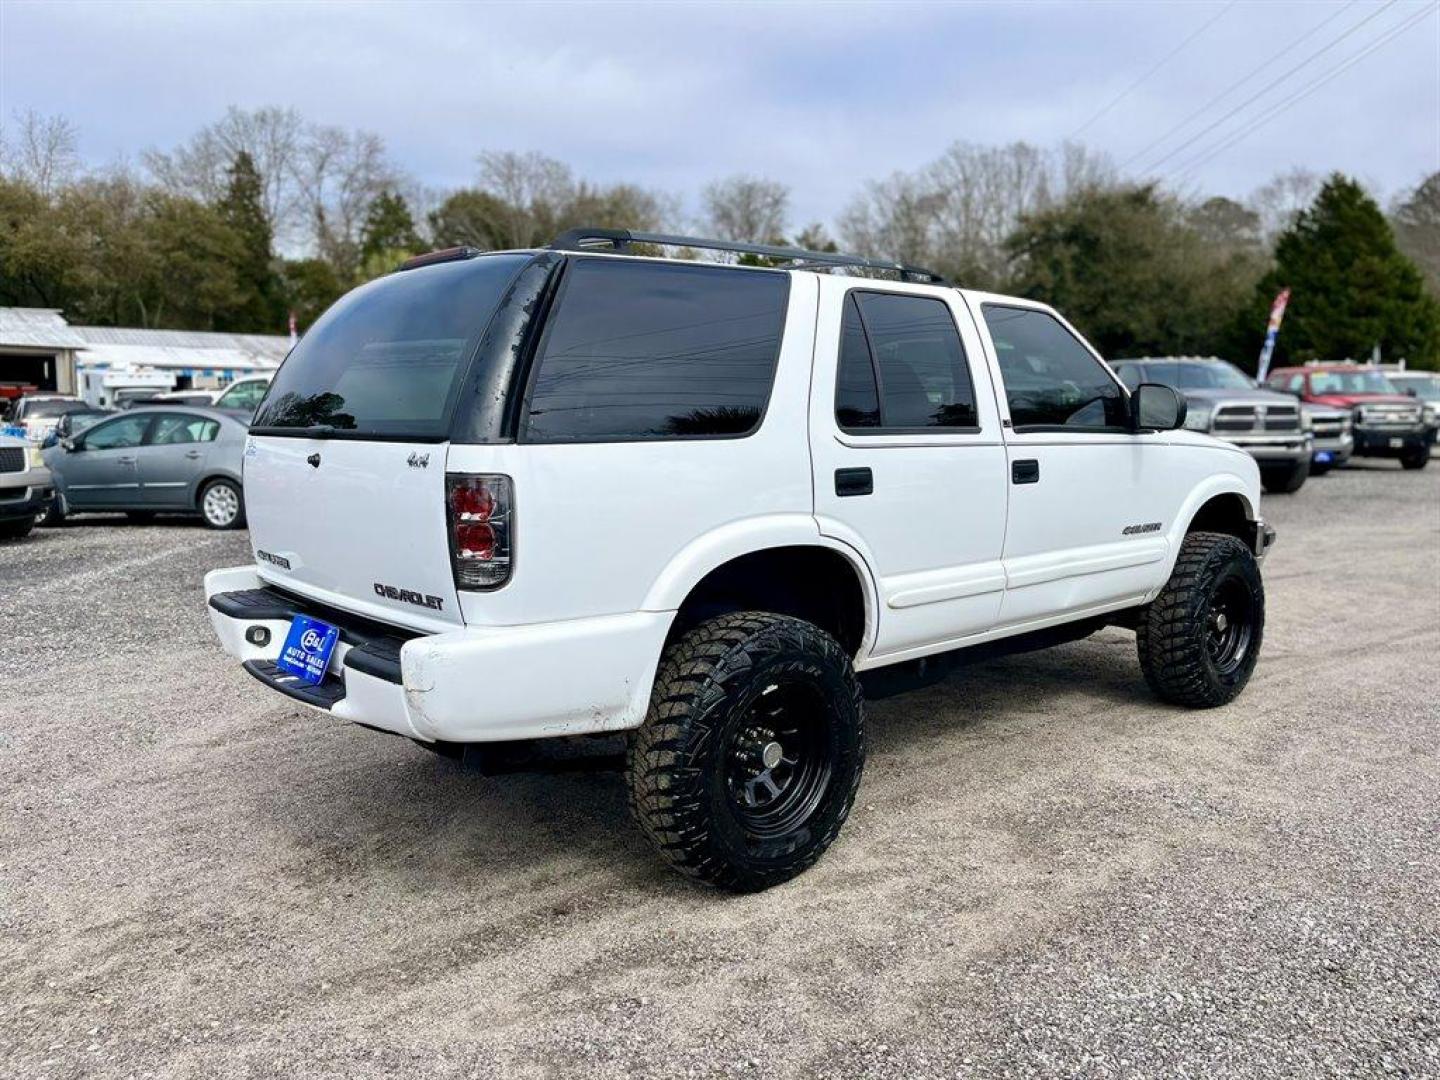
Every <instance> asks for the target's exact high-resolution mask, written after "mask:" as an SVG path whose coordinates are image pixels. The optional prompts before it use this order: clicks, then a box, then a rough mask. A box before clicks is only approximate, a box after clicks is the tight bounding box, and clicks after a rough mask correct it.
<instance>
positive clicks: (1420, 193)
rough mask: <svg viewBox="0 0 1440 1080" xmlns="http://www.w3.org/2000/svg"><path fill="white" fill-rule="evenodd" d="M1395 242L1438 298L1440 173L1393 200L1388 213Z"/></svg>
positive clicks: (1439, 291) (1427, 178) (1439, 269)
mask: <svg viewBox="0 0 1440 1080" xmlns="http://www.w3.org/2000/svg"><path fill="white" fill-rule="evenodd" d="M1390 224H1391V226H1392V227H1393V228H1394V229H1395V243H1396V246H1398V247H1399V248H1400V250H1401V251H1403V252H1404V253H1405V254H1406V255H1408V256H1409V257H1410V258H1411V259H1412V260H1413V261H1414V262H1415V264H1416V265H1417V266H1419V267H1420V270H1421V272H1422V273H1423V274H1424V275H1425V280H1426V282H1427V284H1428V285H1429V286H1430V291H1431V292H1432V293H1434V294H1435V295H1436V296H1440V172H1433V173H1431V174H1430V175H1429V176H1427V177H1426V178H1425V179H1424V180H1422V181H1420V183H1419V185H1418V186H1417V187H1416V188H1415V190H1414V191H1412V192H1410V193H1409V194H1408V195H1406V196H1403V197H1398V198H1397V199H1396V200H1395V205H1394V206H1393V207H1392V209H1391V211H1390Z"/></svg>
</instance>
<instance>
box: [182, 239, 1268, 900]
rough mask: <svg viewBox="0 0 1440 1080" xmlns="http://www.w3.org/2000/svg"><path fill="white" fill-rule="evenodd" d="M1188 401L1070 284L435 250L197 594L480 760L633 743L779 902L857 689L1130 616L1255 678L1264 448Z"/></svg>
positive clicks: (377, 294)
mask: <svg viewBox="0 0 1440 1080" xmlns="http://www.w3.org/2000/svg"><path fill="white" fill-rule="evenodd" d="M632 241H637V242H644V243H646V244H668V245H679V244H683V245H686V246H689V247H691V248H694V249H697V250H698V249H706V248H710V249H714V248H719V249H723V250H725V251H727V252H737V251H738V252H742V253H750V254H756V255H760V256H763V257H765V258H767V259H769V260H772V261H774V262H782V261H785V262H789V263H792V264H794V268H791V269H770V268H761V267H753V268H752V267H742V266H732V265H720V264H718V263H706V262H697V261H679V260H667V259H664V258H645V257H638V256H632V255H628V254H623V252H625V250H626V249H627V248H628V247H629V245H630V243H631V242H632ZM852 267H859V268H861V269H863V270H864V271H865V272H867V273H868V274H869V275H870V276H868V277H859V276H847V275H846V274H845V273H844V272H843V271H845V270H847V269H849V268H852ZM885 271H889V272H890V274H891V276H892V277H893V278H895V279H896V280H880V279H879V277H878V275H879V274H881V273H882V272H885ZM1184 419H1185V406H1184V402H1183V400H1182V399H1181V398H1180V397H1179V396H1178V395H1177V394H1176V393H1175V391H1173V390H1171V389H1170V388H1169V387H1164V386H1157V385H1153V384H1146V385H1142V386H1139V387H1137V388H1136V389H1135V390H1133V391H1131V390H1127V388H1126V387H1124V386H1123V385H1122V384H1121V382H1120V381H1119V380H1118V379H1117V378H1116V377H1115V375H1114V373H1113V372H1112V371H1111V370H1110V369H1109V368H1108V367H1107V366H1106V364H1105V363H1104V362H1103V361H1102V360H1101V359H1100V357H1099V356H1098V355H1097V354H1096V353H1095V351H1094V350H1093V349H1092V348H1091V347H1090V346H1089V345H1087V344H1086V343H1085V341H1084V340H1083V339H1082V338H1081V337H1080V335H1079V334H1077V333H1076V331H1075V330H1074V328H1073V327H1071V326H1070V325H1069V324H1068V323H1067V322H1066V321H1065V320H1064V319H1063V318H1061V317H1060V316H1059V315H1058V314H1057V313H1056V312H1055V311H1054V310H1052V309H1051V308H1049V307H1047V306H1045V305H1044V304H1039V303H1035V302H1033V301H1029V300H1021V299H1016V298H1013V297H1006V296H997V295H990V294H986V293H980V292H974V291H970V290H966V289H957V288H953V287H950V286H947V285H945V284H944V283H943V282H942V281H940V280H939V279H938V278H936V277H935V276H934V275H930V274H927V273H925V272H923V271H919V270H915V269H912V268H908V267H899V266H894V265H889V264H882V263H876V262H866V261H865V260H862V259H857V258H851V257H849V256H844V255H837V254H834V253H820V252H806V251H797V250H794V249H780V248H765V247H757V246H748V245H734V244H720V243H718V242H714V241H703V240H697V239H695V238H685V237H670V236H656V235H651V234H638V233H637V234H630V233H625V232H620V231H608V230H585V231H575V232H572V233H568V234H566V235H565V236H563V237H561V238H560V239H559V240H557V241H556V243H555V245H554V246H553V247H552V248H551V249H548V250H543V251H524V252H502V253H492V254H483V255H481V254H477V253H475V252H473V251H469V250H457V251H452V252H441V253H436V254H434V255H430V256H425V257H421V258H420V259H417V260H412V262H411V264H409V265H407V267H406V268H404V269H402V270H401V271H399V272H397V273H394V274H391V275H389V276H387V277H384V278H381V279H379V280H377V281H375V282H372V283H370V284H367V285H364V286H362V287H360V288H359V289H356V290H355V291H353V292H351V293H350V294H348V295H347V296H345V297H343V298H342V299H341V300H340V301H338V302H337V303H336V304H335V305H334V306H333V307H332V308H331V309H330V310H329V311H328V312H327V313H326V314H325V315H324V316H323V317H322V318H321V319H320V320H319V321H318V322H317V323H316V324H315V325H314V326H313V327H312V328H311V330H310V331H309V333H308V334H307V335H306V336H305V338H304V339H303V340H302V341H301V342H300V343H299V344H298V345H297V346H296V347H295V349H294V350H293V352H292V353H291V354H290V356H289V358H288V359H287V360H286V361H285V363H284V365H283V366H282V367H281V369H280V370H279V372H278V373H277V375H276V376H275V383H274V386H273V387H272V389H271V391H270V393H269V395H268V396H267V397H266V399H265V401H264V403H263V404H262V406H261V408H260V411H259V413H258V414H257V415H256V416H255V419H254V422H253V424H252V427H251V429H250V436H249V439H248V442H247V446H246V450H245V461H244V471H245V504H246V512H247V514H248V518H249V523H250V539H251V543H252V546H253V549H254V555H255V559H254V562H253V563H252V564H251V565H247V566H238V567H234V568H232V569H225V570H216V571H213V572H212V573H210V574H208V575H207V576H206V579H205V592H206V596H207V598H208V603H209V609H210V618H211V621H212V624H213V626H214V628H215V631H216V633H217V634H218V635H219V638H220V641H221V642H222V644H223V646H224V648H225V649H226V650H227V651H228V652H229V653H230V654H231V655H232V656H234V657H236V658H237V659H238V660H240V661H242V662H243V664H244V667H245V669H246V670H247V671H248V672H249V673H250V674H252V675H253V676H254V677H255V678H257V679H258V680H260V681H261V682H262V683H264V684H265V685H266V686H267V687H269V688H271V689H272V690H274V691H276V692H278V693H281V694H285V695H288V696H289V697H291V698H294V699H295V700H298V701H301V702H304V703H305V704H307V705H310V706H313V707H315V708H316V709H320V710H323V711H325V712H328V713H329V714H330V715H331V716H333V717H334V718H335V719H337V720H346V721H351V722H354V723H357V724H362V725H365V726H367V727H370V728H374V729H378V730H380V731H386V732H392V733H394V734H396V735H402V736H405V737H407V738H410V739H413V740H415V741H417V742H419V743H421V744H423V745H425V746H428V747H430V748H432V749H435V750H437V751H440V752H443V753H449V754H457V753H459V752H460V750H461V749H462V748H466V752H467V756H471V755H472V754H473V753H474V748H475V747H479V748H480V751H481V753H480V755H479V756H480V757H481V758H482V760H483V757H484V753H485V751H487V750H489V751H490V752H492V753H493V752H497V751H498V749H499V746H500V744H503V743H506V742H511V741H515V740H525V739H538V738H550V737H555V736H574V735H586V734H595V733H602V732H616V731H626V732H628V733H629V735H628V740H629V750H628V755H627V770H626V776H627V783H628V785H629V789H630V802H631V806H632V808H633V811H634V815H635V817H636V819H637V820H638V822H639V824H640V826H641V827H642V829H643V830H644V832H645V833H646V834H647V835H648V836H649V838H650V839H651V840H652V841H653V842H654V844H655V846H656V847H657V848H658V849H659V851H660V853H661V854H662V855H663V856H664V857H665V858H666V859H667V860H668V861H669V862H670V863H671V864H672V865H673V866H675V867H677V868H678V869H680V870H682V871H684V872H685V873H688V874H690V875H692V876H695V877H697V878H700V879H702V880H704V881H707V882H710V883H712V884H716V885H719V886H722V887H725V888H729V889H735V890H753V889H760V888H765V887H767V886H769V885H773V884H775V883H777V882H780V881H784V880H786V879H787V878H790V877H793V876H794V875H795V874H797V873H799V872H801V871H802V870H803V869H805V868H806V867H807V866H809V865H810V864H812V863H813V862H814V861H815V860H816V859H818V858H819V857H820V855H821V853H822V852H823V851H824V850H825V849H826V847H827V846H828V845H829V844H830V843H831V841H832V840H833V839H834V838H835V836H836V834H837V832H838V831H839V829H840V826H841V823H842V822H843V821H844V819H845V817H846V815H847V813H848V812H849V810H850V807H851V803H852V801H853V799H854V797H855V792H856V788H857V785H858V783H859V781H860V773H861V767H862V764H863V761H864V757H865V731H864V719H863V716H864V704H863V702H864V698H863V694H862V690H861V683H860V681H859V680H858V679H857V673H860V674H864V675H865V676H866V678H867V680H869V679H870V677H871V673H875V672H879V671H882V670H884V671H886V672H888V673H895V672H907V673H910V674H914V675H917V676H918V675H919V674H920V673H921V672H922V671H923V670H933V669H934V667H935V666H936V664H937V662H940V661H943V660H944V659H946V658H951V657H955V656H957V655H964V653H965V651H966V650H970V649H974V648H975V647H976V646H986V652H992V651H1000V650H1003V649H1016V650H1018V649H1025V648H1033V647H1035V646H1036V644H1037V643H1054V642H1059V641H1065V640H1071V639H1074V638H1078V637H1082V636H1084V635H1086V634H1088V633H1090V632H1092V631H1093V630H1095V629H1097V628H1099V627H1101V626H1103V625H1106V624H1116V625H1121V626H1125V627H1131V628H1134V629H1135V630H1136V632H1137V639H1138V645H1139V658H1140V664H1141V666H1142V668H1143V670H1144V672H1145V675H1146V677H1147V679H1148V681H1149V684H1150V686H1151V687H1152V688H1153V689H1154V691H1155V692H1156V693H1157V694H1158V695H1159V696H1160V697H1161V698H1162V699H1164V700H1166V701H1169V702H1173V703H1177V704H1180V705H1185V706H1191V707H1207V706H1215V705H1220V704H1223V703H1225V702H1228V701H1230V700H1231V699H1233V698H1234V697H1235V695H1237V694H1238V693H1239V692H1240V690H1241V689H1242V688H1243V687H1244V686H1245V684H1246V682H1247V680H1248V679H1249V677H1250V674H1251V672H1252V670H1253V669H1254V667H1255V663H1256V659H1257V657H1258V654H1259V651H1260V644H1261V637H1262V633H1263V628H1264V614H1265V607H1264V589H1263V586H1262V582H1261V577H1260V572H1259V560H1260V558H1261V557H1262V556H1263V555H1264V554H1265V550H1266V548H1267V546H1268V545H1269V543H1270V542H1271V541H1272V540H1273V537H1274V532H1273V530H1272V529H1270V528H1268V527H1267V526H1266V525H1265V524H1264V523H1263V522H1262V520H1261V517H1260V513H1259V510H1260V477H1259V472H1258V470H1257V467H1256V464H1255V461H1254V459H1253V458H1251V457H1250V455H1248V454H1247V453H1245V452H1244V451H1243V450H1240V449H1237V448H1236V447H1234V446H1231V445H1229V444H1228V443H1224V442H1221V441H1219V440H1216V439H1213V438H1211V437H1209V436H1207V435H1204V434H1200V433H1197V432H1191V431H1186V430H1184V429H1183V423H1184ZM957 782H959V779H958V778H957Z"/></svg>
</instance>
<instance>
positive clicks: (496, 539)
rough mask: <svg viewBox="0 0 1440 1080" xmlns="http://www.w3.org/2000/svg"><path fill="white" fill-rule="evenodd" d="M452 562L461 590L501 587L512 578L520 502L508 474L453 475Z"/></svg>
mask: <svg viewBox="0 0 1440 1080" xmlns="http://www.w3.org/2000/svg"><path fill="white" fill-rule="evenodd" d="M445 512H446V517H447V518H448V519H449V522H450V565H451V567H452V569H453V570H454V573H455V587H456V588H457V589H471V590H482V589H498V588H499V587H500V586H501V585H504V584H505V582H506V581H508V580H509V579H510V565H511V560H512V558H513V555H512V553H513V551H514V546H513V545H514V541H513V536H512V534H513V532H514V528H515V500H514V494H513V492H512V490H511V485H510V478H509V477H508V476H499V475H490V474H476V473H447V474H446V476H445Z"/></svg>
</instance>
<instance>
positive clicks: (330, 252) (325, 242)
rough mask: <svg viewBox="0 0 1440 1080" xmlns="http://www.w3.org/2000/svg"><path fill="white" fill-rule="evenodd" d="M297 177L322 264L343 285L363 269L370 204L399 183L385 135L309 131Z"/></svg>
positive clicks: (297, 163) (319, 128)
mask: <svg viewBox="0 0 1440 1080" xmlns="http://www.w3.org/2000/svg"><path fill="white" fill-rule="evenodd" d="M293 175H294V177H295V179H296V183H297V186H298V191H299V197H300V199H301V202H302V205H303V206H304V209H305V213H306V216H307V218H308V220H309V223H310V228H311V236H312V238H313V239H314V242H315V247H316V250H317V252H318V254H319V255H320V257H321V258H322V259H324V260H325V261H326V262H328V263H329V264H330V265H331V267H333V268H334V270H335V272H336V273H337V274H338V275H340V277H341V279H342V280H349V279H351V278H353V276H354V274H355V272H356V270H357V269H358V268H359V265H360V230H361V226H363V225H364V223H365V213H366V211H367V210H368V209H369V207H370V203H371V202H372V201H373V200H374V199H375V197H376V196H377V195H379V194H380V193H381V192H382V191H384V190H386V189H387V188H390V187H393V186H396V185H397V184H398V183H399V176H398V173H397V170H396V169H395V168H394V166H392V165H391V164H390V161H389V159H388V158H387V157H386V154H385V143H384V141H383V140H382V139H381V138H380V136H378V135H375V134H373V133H371V132H368V131H345V130H343V129H342V128H337V127H322V126H315V127H311V128H308V129H306V132H305V139H304V142H303V144H302V145H301V147H300V151H299V153H298V155H297V156H296V161H295V167H294V169H293Z"/></svg>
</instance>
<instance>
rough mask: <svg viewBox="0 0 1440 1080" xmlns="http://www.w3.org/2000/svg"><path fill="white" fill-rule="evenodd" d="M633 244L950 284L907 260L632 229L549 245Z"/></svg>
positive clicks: (621, 247)
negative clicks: (853, 269) (860, 269)
mask: <svg viewBox="0 0 1440 1080" xmlns="http://www.w3.org/2000/svg"><path fill="white" fill-rule="evenodd" d="M631 244H656V245H660V246H663V247H688V248H697V249H699V250H701V251H730V252H735V253H737V254H740V255H760V256H763V257H765V258H767V259H785V260H787V261H790V262H794V263H796V264H797V266H796V269H803V270H818V269H821V268H827V267H841V266H852V267H863V268H864V269H866V270H883V271H887V272H889V273H892V274H896V275H898V276H899V278H900V280H901V281H917V282H920V283H922V284H925V285H948V284H949V282H948V281H946V280H945V278H944V277H942V276H941V275H939V274H937V273H935V272H934V271H933V270H926V269H925V268H924V267H920V266H911V265H909V264H908V263H897V262H886V261H884V260H883V259H866V258H864V257H862V256H860V255H846V254H844V253H843V252H839V251H806V250H805V249H804V248H794V247H776V246H774V245H771V244H742V243H739V242H736V241H731V240H707V239H705V238H704V237H699V236H675V235H672V234H670V233H651V232H633V231H631V230H630V229H594V228H584V229H569V230H567V231H566V232H563V233H561V234H560V235H559V236H557V237H556V238H555V242H554V243H552V244H551V245H550V247H551V249H552V250H555V251H595V250H597V249H608V250H611V251H625V250H627V249H628V248H629V247H630V245H631Z"/></svg>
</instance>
